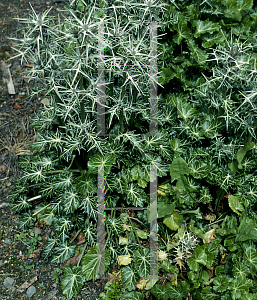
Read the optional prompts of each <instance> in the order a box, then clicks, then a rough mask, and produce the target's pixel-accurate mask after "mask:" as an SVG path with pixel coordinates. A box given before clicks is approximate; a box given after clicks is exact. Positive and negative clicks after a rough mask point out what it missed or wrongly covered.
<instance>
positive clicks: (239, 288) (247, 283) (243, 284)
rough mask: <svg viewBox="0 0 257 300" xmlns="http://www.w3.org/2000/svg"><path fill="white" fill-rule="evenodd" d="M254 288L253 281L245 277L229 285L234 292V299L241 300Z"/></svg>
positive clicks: (234, 280)
mask: <svg viewBox="0 0 257 300" xmlns="http://www.w3.org/2000/svg"><path fill="white" fill-rule="evenodd" d="M251 286H252V280H250V279H248V278H244V277H237V278H235V279H233V281H232V282H231V283H230V285H229V289H231V290H232V298H233V299H240V298H241V297H242V296H243V295H244V293H245V292H247V291H249V288H250V287H251Z"/></svg>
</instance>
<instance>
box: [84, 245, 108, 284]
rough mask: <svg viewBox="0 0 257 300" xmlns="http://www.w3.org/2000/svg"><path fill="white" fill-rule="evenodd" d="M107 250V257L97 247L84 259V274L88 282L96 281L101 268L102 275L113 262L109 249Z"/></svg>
mask: <svg viewBox="0 0 257 300" xmlns="http://www.w3.org/2000/svg"><path fill="white" fill-rule="evenodd" d="M104 250H105V257H103V255H102V254H101V253H100V251H98V247H97V245H95V246H94V247H93V248H92V249H90V250H89V251H88V252H87V254H86V255H85V256H84V257H83V259H82V263H81V266H82V273H83V275H85V276H86V280H87V281H88V280H91V279H92V280H96V278H97V277H98V274H97V271H98V269H97V268H98V267H99V272H100V274H101V273H102V272H106V271H107V268H108V266H109V263H110V261H111V258H110V253H109V250H108V249H104Z"/></svg>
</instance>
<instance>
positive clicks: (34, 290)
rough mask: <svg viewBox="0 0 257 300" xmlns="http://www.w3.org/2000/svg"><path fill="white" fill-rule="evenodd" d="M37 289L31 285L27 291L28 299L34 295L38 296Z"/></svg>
mask: <svg viewBox="0 0 257 300" xmlns="http://www.w3.org/2000/svg"><path fill="white" fill-rule="evenodd" d="M36 292H37V289H36V288H35V287H34V285H31V286H30V287H29V288H28V290H27V295H28V297H29V298H30V297H32V296H33V295H34V294H36Z"/></svg>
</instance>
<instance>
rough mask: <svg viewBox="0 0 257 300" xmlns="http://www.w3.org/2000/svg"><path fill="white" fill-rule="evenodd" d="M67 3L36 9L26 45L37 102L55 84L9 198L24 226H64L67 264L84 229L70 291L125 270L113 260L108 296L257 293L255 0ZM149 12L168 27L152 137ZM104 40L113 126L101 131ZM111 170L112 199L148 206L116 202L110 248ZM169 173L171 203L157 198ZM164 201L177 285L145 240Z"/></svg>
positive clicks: (67, 282) (56, 258)
mask: <svg viewBox="0 0 257 300" xmlns="http://www.w3.org/2000/svg"><path fill="white" fill-rule="evenodd" d="M150 7H151V10H150V9H149V8H150ZM66 11H67V13H68V16H67V18H66V20H65V21H64V22H63V23H61V24H60V23H58V24H55V23H54V22H53V20H52V19H51V18H50V17H48V16H47V13H48V12H46V13H43V14H42V15H37V14H36V13H35V12H34V11H33V13H34V15H33V16H32V17H31V18H30V19H28V20H27V21H26V22H27V23H28V26H27V27H26V28H25V34H24V36H25V37H24V39H22V40H21V44H20V45H19V46H20V47H19V50H18V51H19V54H18V55H17V56H21V57H22V59H25V60H26V61H27V59H29V62H30V63H31V64H32V65H33V68H31V69H30V70H28V71H27V74H28V77H30V78H34V79H35V81H36V83H37V84H36V85H35V86H36V87H35V88H34V89H33V91H32V93H31V94H30V96H28V100H33V97H38V96H39V94H40V93H41V92H44V99H42V107H41V110H40V111H39V113H35V115H34V116H33V118H32V120H31V121H32V126H33V127H34V128H35V130H36V131H37V134H38V135H37V139H36V141H35V142H34V143H33V144H32V146H31V150H36V153H35V154H33V155H30V156H25V157H20V158H19V168H20V169H21V171H22V172H23V175H22V177H21V178H20V179H19V180H17V181H16V182H15V186H14V188H13V190H12V192H11V194H10V195H9V198H10V199H11V200H13V203H12V209H13V211H15V212H17V213H19V214H20V217H21V220H20V222H19V228H21V229H24V230H25V229H28V228H30V227H31V226H33V225H34V223H35V222H36V220H38V222H44V223H45V224H46V225H49V226H52V227H53V231H54V236H52V237H48V239H47V243H46V244H45V245H44V248H43V251H42V254H43V255H44V258H45V259H49V258H51V261H52V262H54V263H58V264H60V263H64V262H66V261H68V260H69V259H70V258H73V257H74V256H75V255H76V253H77V250H78V248H77V244H76V242H75V238H76V237H77V235H78V234H79V233H80V232H81V233H82V234H83V238H84V239H85V241H86V243H85V246H84V247H83V249H82V251H81V252H80V254H81V256H80V259H79V261H78V263H77V265H76V266H73V265H72V264H69V265H68V266H66V267H63V270H61V273H63V278H62V280H61V286H62V291H63V294H65V295H66V297H67V298H68V299H71V298H72V297H73V296H74V295H75V296H77V295H78V294H79V292H80V290H81V289H82V287H83V285H84V284H86V281H88V280H91V279H93V280H96V279H98V278H99V277H98V274H99V273H98V272H99V271H100V273H101V274H103V275H104V276H107V275H108V273H112V272H113V270H112V266H113V264H115V266H116V268H118V269H119V270H120V271H119V272H120V277H119V278H120V281H121V283H122V287H119V286H118V285H117V284H116V282H115V281H113V283H112V284H111V285H110V284H107V285H106V289H107V293H106V294H102V297H103V298H104V299H116V298H117V299H118V297H120V296H121V295H122V293H124V291H125V290H126V291H127V293H126V294H123V295H122V297H123V299H144V298H145V297H147V298H148V297H149V294H150V293H151V294H153V295H154V296H155V297H156V298H157V299H167V300H168V299H169V298H172V299H182V300H183V299H187V298H189V297H191V298H192V299H199V300H200V299H204V300H205V299H223V300H224V299H232V300H234V299H241V298H242V299H256V298H257V289H256V274H257V270H256V265H257V256H256V240H257V233H256V228H257V226H256V209H257V205H256V203H257V189H256V182H257V180H256V179H257V178H256V164H257V160H256V129H257V122H256V118H257V107H256V106H257V103H256V58H257V53H256V6H254V5H253V1H247V0H244V1H234V0H231V1H223V0H212V1H195V2H194V3H193V2H192V1H188V0H185V1H164V0H162V1H153V2H151V1H144V2H142V3H141V2H140V3H137V2H136V1H131V0H129V1H125V2H124V1H118V0H117V1H107V0H105V1H101V2H100V3H98V1H96V3H93V2H92V1H86V0H70V3H69V5H68V7H67V10H66ZM138 20H140V22H138ZM101 21H103V22H104V24H105V30H104V37H103V36H101V35H102V34H103V32H102V31H101V30H100V27H98V25H100V23H101ZM150 22H156V23H157V24H158V25H157V28H158V30H159V32H158V43H159V46H158V51H159V53H158V60H159V63H160V65H161V72H160V77H159V78H158V80H157V82H155V83H157V84H158V86H159V87H158V89H160V88H162V90H161V93H160V92H159V93H158V97H157V98H158V134H154V135H149V134H147V131H148V127H149V123H150V121H149V115H148V110H149V78H151V72H150V71H151V69H150V66H149V55H150V54H149V49H151V43H150V32H149V31H150V30H149V24H150ZM160 31H162V32H165V33H163V34H160ZM160 37H162V39H163V40H162V41H160V40H159V38H160ZM103 42H104V43H103ZM103 44H104V45H103ZM101 47H104V55H105V56H104V62H105V78H104V82H105V109H106V111H105V121H106V123H105V124H106V125H108V126H106V132H105V133H108V134H109V135H106V136H103V135H100V134H99V133H100V132H99V129H98V113H99V112H98V109H99V107H98V106H97V105H99V104H100V102H99V99H98V97H99V91H100V89H99V85H101V80H100V79H99V78H100V77H99V72H100V69H101V63H102V62H101V57H100V56H101V55H100V54H99V49H101ZM212 56H214V58H213V59H212ZM135 64H136V65H137V66H138V67H137V68H136V67H132V66H131V65H135ZM142 66H144V68H143V67H142ZM96 104H97V105H96ZM152 166H154V167H155V168H156V173H155V172H153V171H152V169H151V167H152ZM102 171H103V174H104V195H105V207H115V206H121V207H127V206H133V207H147V208H149V209H148V210H147V211H136V212H135V215H134V216H131V215H129V214H128V213H127V212H122V211H112V212H111V214H108V213H106V212H105V226H106V231H107V240H106V241H105V248H104V250H103V249H102V250H103V251H102V252H99V251H100V250H101V249H100V250H99V248H98V240H97V238H98V232H97V222H98V214H99V209H100V208H99V203H98V202H97V201H99V198H98V189H99V185H100V183H101V180H100V179H99V178H100V177H99V174H100V172H102ZM156 178H158V187H157V193H158V201H154V202H153V203H151V205H149V198H150V196H151V195H150V193H149V186H150V185H151V183H153V182H154V181H155V179H156ZM157 203H158V204H157ZM155 204H156V205H157V210H156V206H155V207H154V205H155ZM150 207H151V213H150ZM155 210H156V213H157V212H158V220H157V222H158V250H159V252H158V267H159V273H160V271H161V274H162V275H161V276H164V277H166V278H167V279H166V280H164V284H163V282H160V281H158V279H153V278H149V275H150V269H149V266H150V262H149V254H150V253H149V248H148V246H146V245H145V242H146V241H147V239H148V237H153V235H152V232H149V223H152V222H153V221H154V219H155V217H154V212H155ZM72 231H75V232H76V237H74V238H72V237H71V233H72ZM87 247H90V248H89V249H88V248H87ZM61 273H60V274H61ZM113 274H114V273H113ZM114 275H116V274H114ZM178 278H179V280H178ZM136 289H138V291H136ZM115 297H116V298H115Z"/></svg>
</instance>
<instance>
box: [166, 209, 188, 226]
mask: <svg viewBox="0 0 257 300" xmlns="http://www.w3.org/2000/svg"><path fill="white" fill-rule="evenodd" d="M183 222H184V220H183V216H182V215H180V214H179V213H177V212H175V211H174V212H173V213H172V214H171V215H170V216H169V217H166V218H164V220H163V224H165V225H166V226H167V227H168V228H170V229H171V230H174V231H177V230H178V229H179V228H180V226H181V225H182V224H183Z"/></svg>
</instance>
